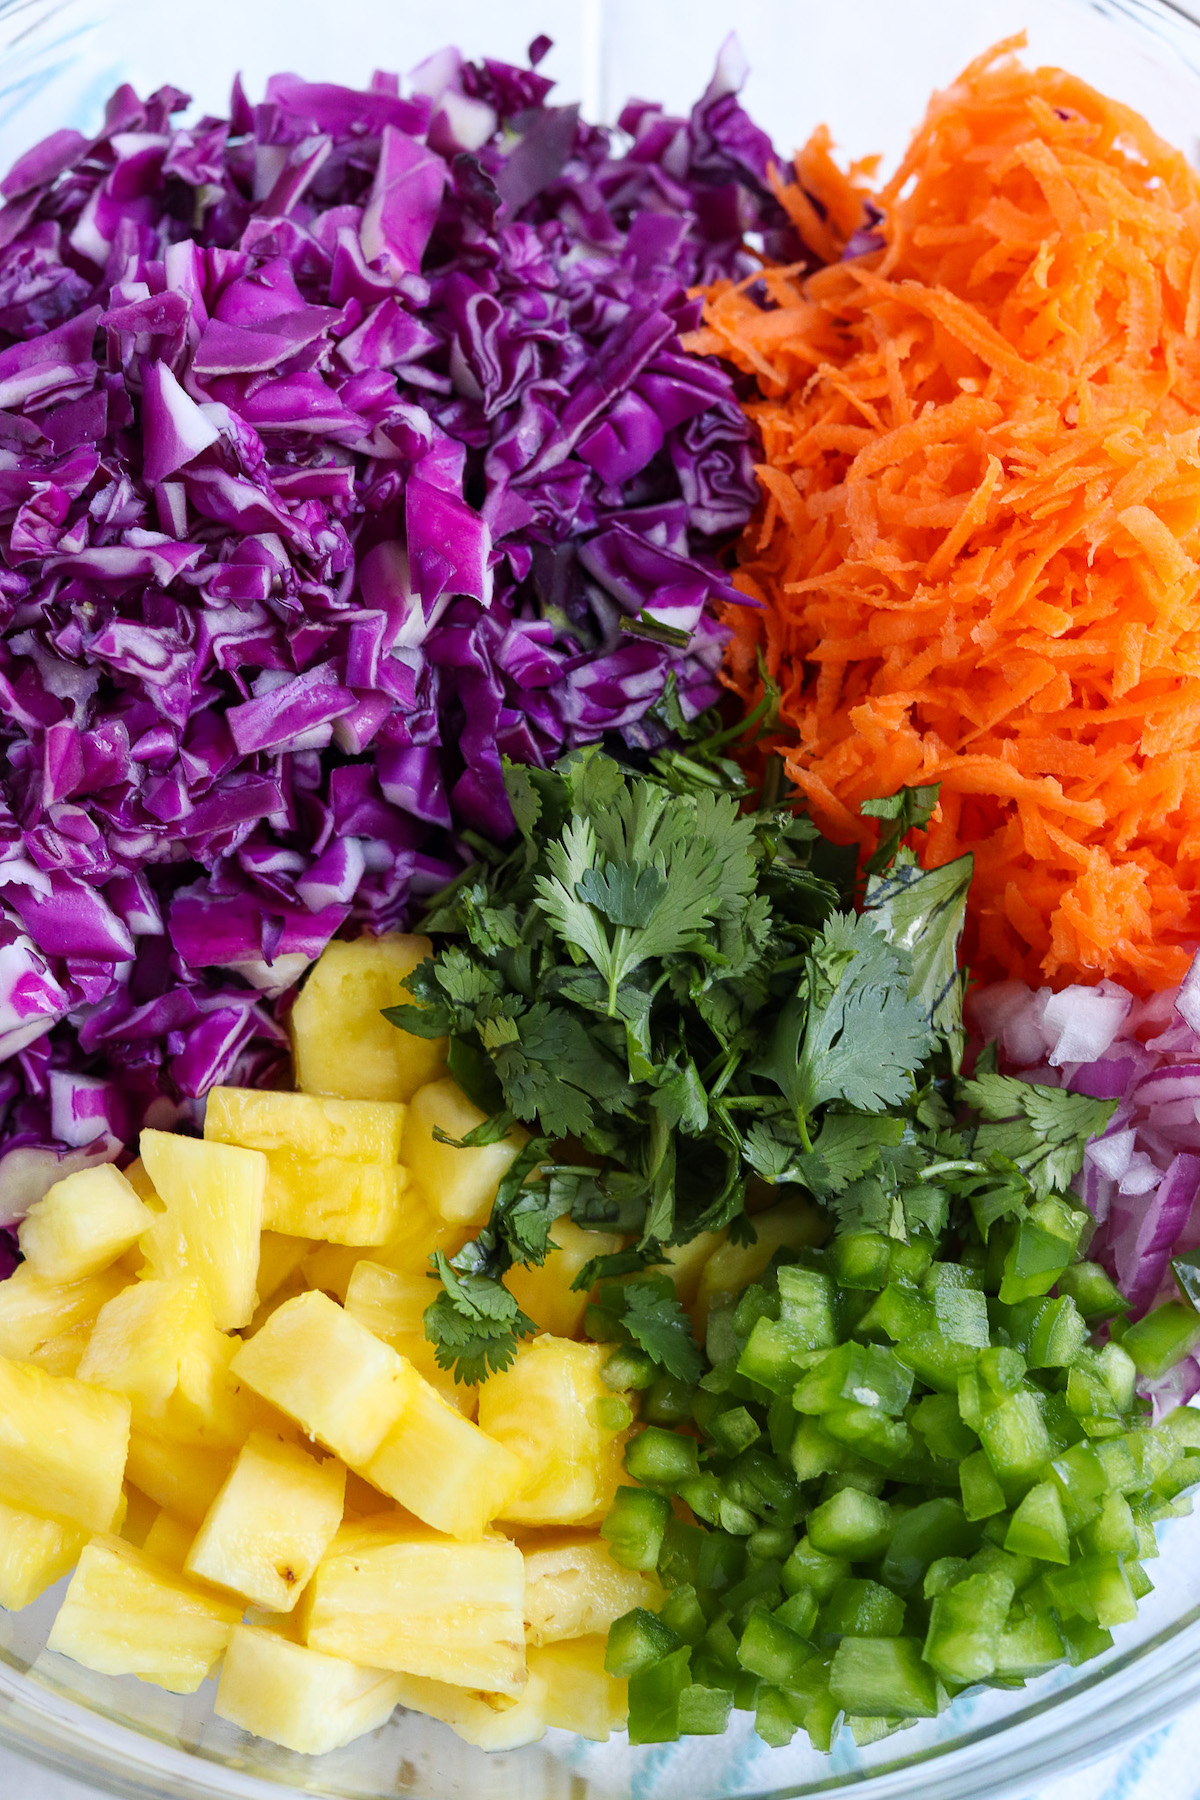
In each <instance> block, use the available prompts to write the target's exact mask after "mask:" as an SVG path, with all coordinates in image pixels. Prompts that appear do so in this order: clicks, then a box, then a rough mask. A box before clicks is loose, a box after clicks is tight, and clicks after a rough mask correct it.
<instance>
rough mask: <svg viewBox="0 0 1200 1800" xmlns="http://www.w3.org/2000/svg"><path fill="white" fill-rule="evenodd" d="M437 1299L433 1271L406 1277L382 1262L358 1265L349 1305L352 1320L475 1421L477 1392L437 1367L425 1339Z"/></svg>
mask: <svg viewBox="0 0 1200 1800" xmlns="http://www.w3.org/2000/svg"><path fill="white" fill-rule="evenodd" d="M436 1295H437V1289H436V1287H435V1286H434V1285H433V1283H432V1282H431V1281H430V1280H429V1270H428V1267H426V1268H425V1269H423V1270H418V1271H415V1272H413V1273H409V1272H407V1271H405V1272H404V1273H401V1272H400V1271H399V1270H397V1269H389V1268H387V1267H385V1265H384V1264H383V1263H378V1262H368V1261H366V1260H363V1261H361V1262H358V1263H356V1264H355V1266H354V1272H353V1274H352V1275H351V1277H350V1280H349V1281H348V1283H347V1284H346V1300H345V1304H346V1311H347V1312H348V1313H349V1314H350V1317H351V1318H352V1319H357V1320H358V1322H359V1324H360V1325H365V1326H366V1328H367V1330H368V1331H370V1332H372V1333H373V1334H374V1336H375V1337H377V1338H382V1339H383V1341H384V1343H385V1344H390V1345H391V1346H392V1349H393V1350H397V1351H399V1353H400V1355H401V1356H406V1357H407V1358H408V1360H409V1362H411V1363H412V1365H413V1367H414V1368H415V1369H417V1370H419V1372H420V1373H421V1374H422V1375H423V1376H424V1377H425V1379H426V1381H427V1382H428V1383H429V1385H430V1387H434V1388H436V1389H437V1391H438V1393H439V1394H440V1395H441V1396H442V1398H443V1399H444V1400H448V1401H449V1402H450V1403H451V1405H452V1406H455V1407H457V1409H458V1411H459V1412H461V1413H463V1414H464V1415H465V1416H466V1417H467V1418H470V1417H472V1416H473V1414H474V1411H475V1407H476V1405H477V1404H478V1397H477V1395H476V1392H475V1389H474V1388H473V1387H467V1386H466V1385H464V1384H463V1383H462V1382H457V1381H455V1379H454V1376H453V1374H452V1373H451V1372H450V1370H448V1369H443V1368H440V1367H439V1366H438V1360H437V1357H436V1355H435V1354H434V1349H433V1345H432V1344H431V1343H430V1342H429V1339H428V1338H427V1337H426V1336H425V1308H426V1307H427V1306H429V1305H430V1304H431V1302H432V1301H433V1300H434V1299H435V1298H436Z"/></svg>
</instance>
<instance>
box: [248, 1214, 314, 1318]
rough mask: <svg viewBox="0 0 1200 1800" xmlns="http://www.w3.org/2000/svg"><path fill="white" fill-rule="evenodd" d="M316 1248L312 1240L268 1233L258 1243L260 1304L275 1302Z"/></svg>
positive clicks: (275, 1232)
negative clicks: (286, 1284)
mask: <svg viewBox="0 0 1200 1800" xmlns="http://www.w3.org/2000/svg"><path fill="white" fill-rule="evenodd" d="M314 1248H315V1245H314V1243H313V1240H312V1238H304V1237H288V1236H287V1234H286V1233H284V1232H282V1231H264V1232H263V1234H262V1236H261V1238H259V1240H258V1283H257V1288H258V1303H259V1305H260V1306H262V1305H263V1304H264V1302H266V1301H267V1300H270V1299H273V1298H274V1296H275V1295H276V1294H277V1293H278V1292H279V1290H280V1288H281V1287H282V1286H283V1285H284V1283H285V1282H286V1281H290V1280H291V1278H292V1276H293V1275H295V1274H297V1273H298V1271H299V1268H300V1265H301V1263H302V1262H303V1261H304V1259H305V1257H306V1256H307V1255H308V1254H309V1253H310V1251H312V1250H313V1249H314Z"/></svg>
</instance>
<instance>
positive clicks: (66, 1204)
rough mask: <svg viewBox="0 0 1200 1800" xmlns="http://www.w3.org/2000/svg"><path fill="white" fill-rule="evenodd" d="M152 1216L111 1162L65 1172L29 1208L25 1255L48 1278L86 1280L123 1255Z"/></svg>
mask: <svg viewBox="0 0 1200 1800" xmlns="http://www.w3.org/2000/svg"><path fill="white" fill-rule="evenodd" d="M152 1216H153V1215H152V1214H151V1212H150V1210H149V1208H148V1207H146V1206H143V1204H142V1202H141V1201H140V1200H139V1199H138V1197H137V1195H136V1194H135V1193H134V1191H133V1188H132V1187H131V1186H130V1185H129V1182H128V1181H127V1180H126V1179H125V1177H124V1175H122V1174H121V1172H120V1170H119V1169H117V1168H116V1167H115V1166H114V1165H113V1164H112V1163H98V1164H96V1166H95V1167H93V1168H90V1169H77V1170H76V1171H75V1173H74V1174H73V1175H67V1176H65V1177H64V1178H63V1180H62V1181H56V1182H55V1184H54V1186H53V1187H52V1188H51V1189H50V1190H49V1192H48V1193H47V1194H45V1195H44V1196H43V1197H42V1199H40V1200H38V1201H37V1202H36V1203H35V1204H34V1205H33V1206H31V1207H30V1209H29V1211H28V1213H27V1214H26V1216H25V1219H24V1221H23V1222H22V1224H21V1227H20V1230H19V1231H18V1232H17V1238H18V1241H19V1243H20V1245H21V1251H22V1254H23V1255H24V1257H25V1260H26V1262H27V1263H29V1264H31V1265H32V1267H33V1269H34V1270H35V1272H36V1273H37V1274H39V1275H41V1276H42V1277H43V1279H44V1280H46V1281H83V1280H84V1279H85V1278H86V1277H87V1276H88V1275H98V1274H99V1273H100V1270H101V1269H107V1268H109V1267H110V1266H111V1265H112V1264H113V1263H115V1262H116V1261H117V1258H118V1257H120V1256H124V1254H125V1252H126V1250H128V1249H129V1248H130V1246H131V1245H133V1244H136V1243H137V1241H138V1239H139V1238H140V1237H141V1235H142V1233H143V1232H144V1231H145V1230H147V1229H148V1227H149V1225H150V1223H151V1220H152Z"/></svg>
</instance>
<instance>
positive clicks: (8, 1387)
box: [0, 1357, 129, 1531]
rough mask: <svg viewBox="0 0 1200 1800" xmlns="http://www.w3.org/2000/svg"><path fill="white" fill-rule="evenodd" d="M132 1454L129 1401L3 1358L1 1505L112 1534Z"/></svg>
mask: <svg viewBox="0 0 1200 1800" xmlns="http://www.w3.org/2000/svg"><path fill="white" fill-rule="evenodd" d="M128 1447H129V1402H128V1400H126V1399H125V1397H124V1395H122V1394H109V1393H106V1392H105V1391H104V1389H103V1388H94V1387H88V1386H87V1385H86V1384H85V1383H84V1382H82V1381H75V1380H74V1379H72V1377H71V1376H69V1375H47V1374H46V1372H45V1370H44V1369H34V1368H31V1367H29V1365H28V1364H26V1363H15V1362H9V1361H8V1360H7V1359H6V1358H3V1357H0V1500H4V1501H6V1502H7V1503H8V1505H9V1506H15V1507H16V1508H17V1509H18V1510H20V1511H25V1512H36V1513H39V1514H41V1515H42V1516H43V1517H45V1518H48V1519H57V1520H58V1521H59V1523H60V1524H63V1525H77V1526H79V1527H81V1528H82V1529H83V1530H84V1531H109V1530H111V1528H112V1525H113V1521H114V1519H115V1518H116V1516H117V1509H118V1507H119V1506H120V1505H121V1501H122V1495H121V1482H122V1478H123V1476H124V1472H125V1456H126V1452H127V1450H128Z"/></svg>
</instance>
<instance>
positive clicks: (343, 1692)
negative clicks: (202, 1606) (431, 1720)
mask: <svg viewBox="0 0 1200 1800" xmlns="http://www.w3.org/2000/svg"><path fill="white" fill-rule="evenodd" d="M401 1680H402V1677H401V1676H399V1675H393V1674H389V1673H388V1672H387V1671H386V1670H384V1669H364V1668H360V1667H359V1666H358V1665H357V1664H356V1663H352V1662H346V1661H345V1660H344V1658H342V1657H340V1656H326V1655H324V1654H323V1653H322V1652H321V1651H320V1650H309V1649H307V1648H306V1647H305V1646H304V1645H303V1644H293V1643H291V1642H289V1640H288V1639H287V1638H286V1637H281V1636H280V1635H279V1633H278V1632H275V1631H270V1630H264V1629H262V1628H261V1627H256V1626H253V1625H238V1626H235V1627H234V1631H233V1635H232V1637H231V1638H230V1640H229V1649H228V1650H227V1651H226V1653H225V1661H224V1663H223V1665H222V1668H221V1680H220V1684H219V1686H218V1688H217V1698H216V1701H215V1704H214V1707H213V1710H214V1712H215V1713H216V1715H217V1717H218V1718H219V1719H228V1720H229V1721H230V1723H231V1724H233V1725H240V1726H241V1727H242V1730H243V1731H252V1732H253V1733H254V1735H255V1737H260V1738H266V1739H268V1740H269V1742H271V1743H272V1744H282V1745H283V1746H284V1748H285V1749H288V1750H297V1751H299V1752H300V1754H301V1755H302V1756H324V1755H325V1754H326V1753H327V1752H328V1751H330V1750H340V1749H341V1747H342V1745H343V1744H349V1743H350V1742H352V1740H353V1739H354V1738H357V1737H362V1736H363V1734H364V1733H365V1732H368V1731H375V1730H376V1729H377V1728H378V1727H379V1726H380V1725H383V1724H386V1722H387V1720H388V1719H389V1718H390V1717H391V1715H392V1713H393V1711H394V1710H395V1708H396V1706H397V1705H398V1704H399V1701H400V1684H401Z"/></svg>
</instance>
